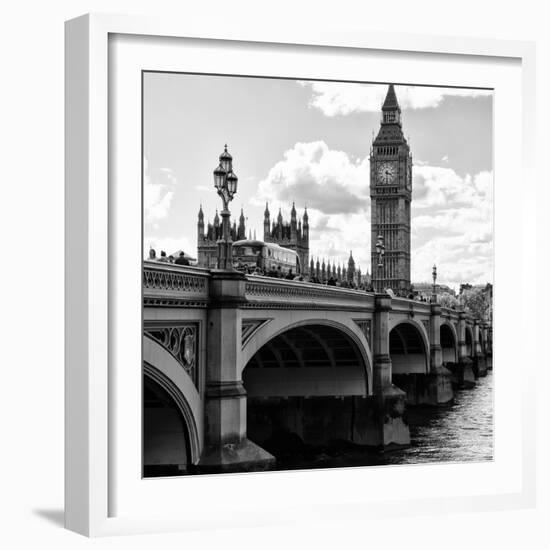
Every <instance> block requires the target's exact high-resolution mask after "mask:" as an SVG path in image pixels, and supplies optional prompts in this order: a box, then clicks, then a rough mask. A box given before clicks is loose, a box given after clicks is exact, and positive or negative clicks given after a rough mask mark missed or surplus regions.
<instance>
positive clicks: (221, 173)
mask: <svg viewBox="0 0 550 550" xmlns="http://www.w3.org/2000/svg"><path fill="white" fill-rule="evenodd" d="M237 182H238V178H237V176H236V175H235V173H234V172H233V157H232V156H231V155H230V154H229V153H228V152H227V144H226V145H225V147H224V151H223V153H222V154H221V155H220V164H219V165H218V167H217V168H216V169H215V170H214V187H215V188H216V191H217V192H218V195H219V196H220V197H221V198H222V202H223V209H222V211H221V216H222V238H221V239H219V240H218V269H225V270H230V271H231V270H233V242H232V241H231V236H230V234H229V217H230V216H231V212H230V211H229V203H230V202H231V201H232V200H233V197H234V196H235V193H236V192H237Z"/></svg>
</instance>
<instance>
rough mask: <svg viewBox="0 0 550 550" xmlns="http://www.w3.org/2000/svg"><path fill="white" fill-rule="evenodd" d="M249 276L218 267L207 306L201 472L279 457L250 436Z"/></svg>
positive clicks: (248, 466) (263, 465) (268, 463)
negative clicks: (245, 379) (244, 327)
mask: <svg viewBox="0 0 550 550" xmlns="http://www.w3.org/2000/svg"><path fill="white" fill-rule="evenodd" d="M244 292H245V277H244V275H243V274H242V273H240V272H236V271H223V270H213V271H212V276H211V279H210V296H211V305H212V307H211V308H210V310H209V312H208V350H209V353H208V362H207V369H206V390H205V447H204V450H203V452H202V455H201V459H200V461H199V464H198V467H197V470H198V471H199V472H223V471H232V472H235V471H248V470H266V469H270V468H271V467H273V466H274V465H275V458H274V457H273V456H272V455H271V454H269V453H268V452H267V451H265V450H264V449H262V448H261V447H259V446H258V445H256V444H255V443H253V442H252V441H250V440H249V439H248V438H247V433H246V391H245V389H244V386H243V383H242V380H241V379H240V374H239V372H238V365H239V364H240V353H241V346H240V342H241V316H240V315H241V314H240V310H239V306H241V305H242V303H243V302H244V301H245V298H244Z"/></svg>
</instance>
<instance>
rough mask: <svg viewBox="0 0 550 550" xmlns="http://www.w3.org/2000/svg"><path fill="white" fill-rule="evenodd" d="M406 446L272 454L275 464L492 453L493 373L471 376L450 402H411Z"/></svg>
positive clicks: (464, 458) (471, 457)
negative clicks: (472, 379) (384, 449)
mask: <svg viewBox="0 0 550 550" xmlns="http://www.w3.org/2000/svg"><path fill="white" fill-rule="evenodd" d="M407 419H408V422H409V427H410V431H411V446H410V447H408V448H406V449H400V450H395V451H391V452H385V453H365V450H364V448H360V447H355V446H350V445H347V446H344V445H343V446H341V447H339V448H336V449H335V448H332V449H323V450H319V449H317V450H313V449H312V450H311V451H310V452H309V453H307V452H306V453H302V454H301V455H300V456H296V455H293V456H290V455H288V456H278V457H277V468H276V469H277V470H289V469H305V468H331V467H338V466H340V467H341V466H373V465H383V464H421V463H427V462H431V463H438V462H468V461H485V460H492V458H493V376H492V371H488V374H487V376H486V377H483V378H480V379H478V380H477V383H476V386H475V387H474V388H472V389H467V390H458V391H457V392H456V393H455V400H454V403H453V404H452V405H449V406H444V407H437V408H434V407H414V408H413V407H411V408H409V409H408V412H407Z"/></svg>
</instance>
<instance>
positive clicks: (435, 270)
mask: <svg viewBox="0 0 550 550" xmlns="http://www.w3.org/2000/svg"><path fill="white" fill-rule="evenodd" d="M432 279H433V285H432V302H433V303H434V304H435V303H436V302H437V292H436V291H435V282H436V281H437V266H436V265H435V264H434V266H433V269H432Z"/></svg>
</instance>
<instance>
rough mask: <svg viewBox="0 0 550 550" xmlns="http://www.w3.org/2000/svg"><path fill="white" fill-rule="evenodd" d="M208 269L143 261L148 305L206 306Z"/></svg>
mask: <svg viewBox="0 0 550 550" xmlns="http://www.w3.org/2000/svg"><path fill="white" fill-rule="evenodd" d="M209 277H210V273H209V271H208V270H207V269H201V268H198V267H190V266H180V265H177V264H168V263H161V262H149V261H146V262H143V281H142V285H143V302H144V305H146V306H147V305H148V306H186V307H206V305H207V303H208V279H209Z"/></svg>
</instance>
